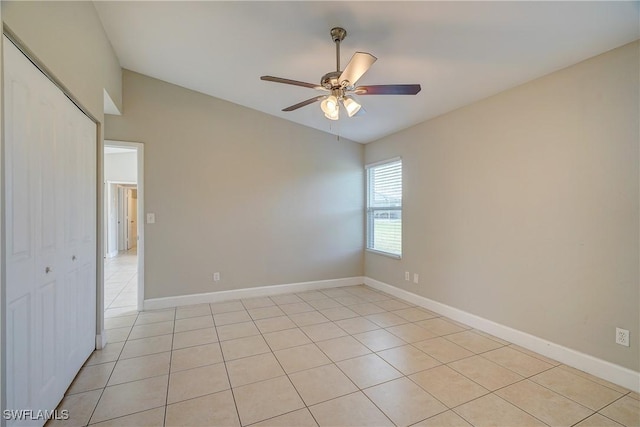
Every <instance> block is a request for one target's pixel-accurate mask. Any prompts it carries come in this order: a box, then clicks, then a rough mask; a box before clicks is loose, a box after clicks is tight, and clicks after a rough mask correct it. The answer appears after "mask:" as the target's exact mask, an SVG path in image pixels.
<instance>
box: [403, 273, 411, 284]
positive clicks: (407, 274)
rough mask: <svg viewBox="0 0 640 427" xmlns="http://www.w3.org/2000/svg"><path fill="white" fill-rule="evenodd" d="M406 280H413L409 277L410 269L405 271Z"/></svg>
mask: <svg viewBox="0 0 640 427" xmlns="http://www.w3.org/2000/svg"><path fill="white" fill-rule="evenodd" d="M404 280H406V281H407V282H408V281H409V280H411V279H409V272H408V271H405V272H404Z"/></svg>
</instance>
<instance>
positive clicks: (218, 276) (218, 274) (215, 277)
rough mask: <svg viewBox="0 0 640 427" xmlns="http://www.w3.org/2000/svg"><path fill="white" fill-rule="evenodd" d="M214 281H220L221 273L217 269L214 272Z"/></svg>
mask: <svg viewBox="0 0 640 427" xmlns="http://www.w3.org/2000/svg"><path fill="white" fill-rule="evenodd" d="M213 281H214V282H219V281H220V273H218V272H217V271H216V272H215V273H213Z"/></svg>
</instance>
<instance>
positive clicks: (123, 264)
mask: <svg viewBox="0 0 640 427" xmlns="http://www.w3.org/2000/svg"><path fill="white" fill-rule="evenodd" d="M137 306H138V254H137V249H136V248H133V249H130V250H128V251H123V252H120V253H119V254H118V255H117V256H115V257H112V258H106V259H105V261H104V310H105V317H107V318H109V317H114V316H119V315H122V314H124V313H126V314H131V315H135V314H137V311H136V310H137Z"/></svg>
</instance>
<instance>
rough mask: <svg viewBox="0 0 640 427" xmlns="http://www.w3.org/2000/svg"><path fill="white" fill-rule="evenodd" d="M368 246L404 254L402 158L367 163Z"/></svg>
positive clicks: (395, 254) (385, 252) (395, 253)
mask: <svg viewBox="0 0 640 427" xmlns="http://www.w3.org/2000/svg"><path fill="white" fill-rule="evenodd" d="M367 249H369V250H372V251H376V252H382V253H384V254H386V255H391V256H393V257H396V258H400V257H401V256H402V160H401V159H392V160H388V161H385V162H381V163H375V164H372V165H368V166H367Z"/></svg>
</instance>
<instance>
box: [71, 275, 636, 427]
mask: <svg viewBox="0 0 640 427" xmlns="http://www.w3.org/2000/svg"><path fill="white" fill-rule="evenodd" d="M116 299H117V298H116ZM106 325H107V328H108V329H109V339H110V343H109V344H108V345H107V346H106V348H105V349H104V350H102V351H96V352H95V353H94V354H93V355H92V356H91V358H90V359H89V360H88V361H87V363H86V365H85V367H84V368H83V369H82V370H81V372H80V373H79V375H78V376H77V378H76V380H75V381H74V383H73V384H72V386H71V387H70V389H69V390H68V392H67V395H66V397H65V399H64V400H63V402H62V403H61V405H60V409H68V410H69V412H70V415H71V419H70V420H68V421H67V422H64V424H65V425H86V424H96V425H100V426H142V425H148V426H162V425H165V426H238V425H243V426H246V425H255V426H267V425H271V426H315V425H321V426H347V425H352V426H353V425H363V426H364V425H366V426H387V425H389V426H392V425H397V426H405V425H418V426H469V425H473V426H544V425H551V426H573V425H577V426H583V427H585V426H620V425H626V426H638V425H640V410H639V401H638V399H639V396H638V394H637V393H634V392H630V391H628V390H625V389H623V388H621V387H618V386H616V385H614V384H611V383H608V382H606V381H603V380H600V379H598V378H595V377H592V376H590V375H588V374H585V373H583V372H580V371H577V370H575V369H572V368H569V367H567V366H564V365H561V364H559V363H558V362H555V361H553V360H550V359H547V358H545V357H543V356H540V355H537V354H534V353H531V352H530V351H527V350H525V349H523V348H520V347H517V346H515V345H511V344H509V343H507V342H505V341H502V340H500V339H498V338H495V337H491V336H488V335H486V334H483V333H482V332H479V331H477V330H473V329H471V328H469V327H467V326H465V325H462V324H459V323H456V322H454V321H451V320H449V319H446V318H444V317H440V316H438V315H436V314H435V313H431V312H429V311H426V310H424V309H421V308H418V307H415V306H411V305H409V304H407V303H405V302H403V301H401V300H397V299H394V298H392V297H391V296H389V295H386V294H383V293H381V292H378V291H375V290H373V289H371V288H368V287H366V286H352V287H345V288H334V289H327V290H322V291H313V292H305V293H298V294H287V295H280V296H272V297H265V298H257V299H246V300H238V301H231V302H225V303H217V304H202V305H196V306H188V307H180V308H177V309H169V310H160V311H149V312H141V313H139V314H138V313H136V314H133V315H118V316H110V317H108V318H107V319H106Z"/></svg>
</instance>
